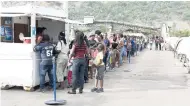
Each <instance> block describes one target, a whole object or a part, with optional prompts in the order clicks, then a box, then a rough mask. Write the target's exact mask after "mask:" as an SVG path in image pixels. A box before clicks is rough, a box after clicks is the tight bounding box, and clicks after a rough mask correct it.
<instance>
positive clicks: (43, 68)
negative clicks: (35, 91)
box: [34, 34, 55, 92]
mask: <svg viewBox="0 0 190 106" xmlns="http://www.w3.org/2000/svg"><path fill="white" fill-rule="evenodd" d="M54 50H55V48H54V46H53V44H51V43H50V38H49V35H46V34H45V35H43V39H42V42H41V41H40V43H39V44H38V43H37V44H36V45H35V47H34V52H40V58H41V62H40V90H39V91H40V92H45V76H46V73H48V76H49V85H50V88H51V89H52V88H53V72H52V68H53V62H52V59H53V54H54V52H55V51H54Z"/></svg>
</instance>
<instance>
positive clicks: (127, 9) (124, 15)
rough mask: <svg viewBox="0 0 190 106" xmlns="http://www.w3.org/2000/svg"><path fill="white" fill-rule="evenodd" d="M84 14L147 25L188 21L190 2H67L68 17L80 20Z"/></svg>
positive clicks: (96, 17)
mask: <svg viewBox="0 0 190 106" xmlns="http://www.w3.org/2000/svg"><path fill="white" fill-rule="evenodd" d="M84 16H95V19H97V20H106V19H107V20H116V21H126V22H131V23H138V24H147V25H154V24H157V23H162V22H165V21H172V20H180V21H189V20H190V2H188V1H186V2H183V1H180V2H178V1H173V2H158V1H146V2H142V1H135V2H130V1H110V2H101V1H84V2H82V1H80V2H72V1H71V2H69V18H71V19H75V20H77V19H78V20H81V19H83V18H84Z"/></svg>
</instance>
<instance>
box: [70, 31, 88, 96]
mask: <svg viewBox="0 0 190 106" xmlns="http://www.w3.org/2000/svg"><path fill="white" fill-rule="evenodd" d="M87 54H88V49H87V44H86V42H85V38H84V33H83V32H81V31H77V32H75V40H74V43H73V46H72V49H71V51H70V54H69V62H70V60H71V58H72V60H73V62H72V63H73V66H72V78H73V79H72V82H73V83H72V91H69V92H68V94H76V89H77V88H78V87H79V93H80V94H82V93H83V88H84V73H85V67H86V58H85V55H87Z"/></svg>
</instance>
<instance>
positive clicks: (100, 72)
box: [91, 44, 105, 93]
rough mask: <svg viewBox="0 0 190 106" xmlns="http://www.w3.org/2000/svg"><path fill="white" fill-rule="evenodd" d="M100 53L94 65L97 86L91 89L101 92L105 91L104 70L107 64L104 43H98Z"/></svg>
mask: <svg viewBox="0 0 190 106" xmlns="http://www.w3.org/2000/svg"><path fill="white" fill-rule="evenodd" d="M97 48H98V54H97V56H96V58H95V61H94V62H93V64H92V66H93V67H95V68H96V75H95V78H96V79H95V87H94V88H92V89H91V91H92V92H95V91H96V92H97V93H101V92H104V89H103V79H104V71H105V66H104V62H103V56H104V45H103V44H99V45H98V47H97ZM98 82H100V88H98Z"/></svg>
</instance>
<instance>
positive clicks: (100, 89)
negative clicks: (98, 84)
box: [96, 88, 104, 93]
mask: <svg viewBox="0 0 190 106" xmlns="http://www.w3.org/2000/svg"><path fill="white" fill-rule="evenodd" d="M96 92H97V93H101V92H104V89H103V88H99V89H98V90H96Z"/></svg>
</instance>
